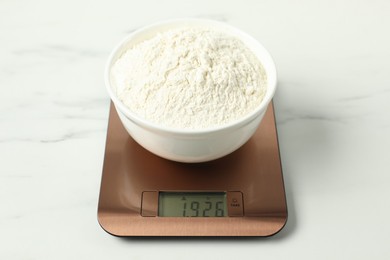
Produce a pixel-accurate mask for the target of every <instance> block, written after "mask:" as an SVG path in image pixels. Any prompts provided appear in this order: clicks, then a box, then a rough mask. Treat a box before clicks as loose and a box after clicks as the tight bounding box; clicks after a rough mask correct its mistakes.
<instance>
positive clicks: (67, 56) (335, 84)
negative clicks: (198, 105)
mask: <svg viewBox="0 0 390 260" xmlns="http://www.w3.org/2000/svg"><path fill="white" fill-rule="evenodd" d="M389 13H390V2H389V1H385V0H382V1H380V0H375V1H352V0H351V1H336V0H331V1H226V0H224V1H222V0H218V1H209V0H198V1H178V0H170V1H154V2H153V1H146V0H144V1H86V0H82V1H75V0H69V1H48V0H39V1H38V0H37V1H10V0H3V1H1V2H0V57H1V59H0V258H1V259H90V258H92V259H151V258H152V257H158V258H159V259H237V258H239V257H242V256H243V255H244V256H245V258H248V259H265V258H267V259H389V258H390V247H389V246H388V242H386V241H388V237H389V233H390V225H389V218H390V205H389V204H390V203H389V198H390V189H389V184H390V164H389V155H390V148H389V147H390V116H389V112H390V77H389V71H390V48H389V46H390V37H389V33H388V30H389V28H390V16H389V15H388V14H389ZM177 17H202V18H211V19H216V20H220V21H224V22H227V23H229V24H232V25H234V26H237V27H239V28H241V29H243V30H245V31H247V32H248V33H250V34H252V35H253V36H254V37H255V38H257V39H258V40H259V41H260V42H262V43H263V44H264V45H265V46H266V47H267V49H268V50H269V51H270V52H271V54H272V55H273V57H274V59H275V62H276V65H277V69H278V73H279V85H278V90H277V93H276V96H275V99H274V104H275V109H276V117H277V125H278V130H279V139H280V148H281V156H282V164H283V170H284V178H285V185H286V194H287V201H288V209H289V219H288V223H287V225H286V227H285V228H284V229H283V230H282V231H281V232H280V233H279V234H277V235H275V236H273V237H270V238H262V239H162V238H159V239H153V238H144V239H120V238H117V237H112V236H110V235H108V234H107V233H105V232H104V231H103V230H102V229H101V228H100V226H99V224H98V222H97V218H96V210H97V201H98V195H99V186H100V178H101V170H102V161H103V155H104V147H105V135H106V127H107V118H108V110H109V98H108V95H107V94H106V91H105V88H104V82H103V69H104V65H105V61H106V59H107V57H108V54H109V52H110V51H111V50H112V48H113V47H114V45H116V44H117V43H118V42H119V41H120V40H121V39H122V38H123V37H124V36H125V35H127V34H128V33H129V32H131V31H133V30H134V29H136V28H139V27H140V26H143V25H147V24H149V23H151V22H155V21H158V20H162V19H168V18H177Z"/></svg>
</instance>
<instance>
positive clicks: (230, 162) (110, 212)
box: [98, 104, 287, 236]
mask: <svg viewBox="0 0 390 260" xmlns="http://www.w3.org/2000/svg"><path fill="white" fill-rule="evenodd" d="M183 190H187V191H227V192H229V191H234V192H237V191H239V192H240V193H241V194H242V204H243V205H241V206H243V213H244V216H243V217H239V216H234V217H233V216H232V217H207V218H201V217H185V218H180V217H158V216H155V217H153V216H152V217H151V216H149V215H155V210H156V208H155V205H153V203H156V199H155V198H156V195H155V194H156V193H148V194H147V195H146V196H148V197H147V199H146V200H142V196H143V195H142V194H143V193H144V192H146V191H147V192H150V191H156V192H157V191H183ZM144 194H146V193H144ZM232 194H233V193H232ZM228 200H229V199H228ZM142 201H143V203H144V205H142V207H141V203H142ZM228 203H229V202H228ZM141 213H142V214H145V215H147V216H142V214H141ZM236 214H238V215H239V214H240V213H236ZM98 220H99V223H100V225H101V226H102V228H103V229H104V230H106V231H107V232H108V233H110V234H113V235H116V236H270V235H273V234H275V233H277V232H278V231H279V230H281V229H282V228H283V226H284V225H285V223H286V220H287V205H286V198H285V191H284V184H283V176H282V168H281V163H280V156H279V147H278V140H277V133H276V126H275V119H274V112H273V106H272V104H271V105H270V106H269V107H268V110H267V112H266V115H265V116H264V119H263V121H262V123H261V125H260V126H259V128H258V130H257V131H256V133H255V134H254V136H253V137H252V138H251V139H250V140H249V141H248V142H247V143H246V144H245V145H243V146H242V147H241V148H240V149H238V150H237V151H235V152H233V153H231V154H230V155H227V156H225V157H223V158H221V159H218V160H214V161H211V162H206V163H197V164H186V163H178V162H173V161H169V160H166V159H163V158H160V157H158V156H156V155H154V154H152V153H150V152H148V151H147V150H145V149H144V148H142V147H141V146H140V145H138V144H137V143H136V142H135V141H134V140H133V139H132V138H131V137H130V136H129V134H128V133H127V132H126V130H125V129H124V128H123V126H122V124H121V122H120V120H119V118H118V115H117V113H116V110H115V108H114V106H113V105H112V104H111V110H110V118H109V126H108V132H107V141H106V151H105V157H104V165H103V174H102V182H101V189H100V198H99V205H98Z"/></svg>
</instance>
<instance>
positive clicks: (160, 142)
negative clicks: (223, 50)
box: [105, 19, 276, 163]
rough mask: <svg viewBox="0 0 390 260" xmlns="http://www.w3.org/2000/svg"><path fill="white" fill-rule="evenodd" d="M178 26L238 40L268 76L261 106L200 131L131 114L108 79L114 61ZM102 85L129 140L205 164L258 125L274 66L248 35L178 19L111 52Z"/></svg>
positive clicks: (231, 148) (162, 153)
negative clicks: (200, 28) (224, 122)
mask: <svg viewBox="0 0 390 260" xmlns="http://www.w3.org/2000/svg"><path fill="white" fill-rule="evenodd" d="M179 26H204V27H208V28H212V29H216V30H219V31H222V32H226V33H228V34H230V35H233V36H235V37H238V38H239V39H241V41H242V42H243V43H244V44H246V46H247V47H248V48H249V49H250V50H251V51H252V52H253V53H254V54H255V55H256V56H257V57H258V58H259V60H260V62H261V64H262V65H263V67H264V69H265V71H266V74H267V89H266V94H265V96H264V99H263V101H262V102H261V104H260V105H259V106H258V107H257V108H256V109H255V110H253V112H251V113H250V114H248V115H246V116H245V117H242V118H240V119H239V120H237V121H233V122H231V123H229V124H226V125H223V126H220V127H212V128H207V129H200V130H189V129H172V128H168V127H164V126H161V125H157V124H155V123H153V122H150V121H147V120H145V119H144V118H141V117H140V116H138V115H136V114H135V113H134V112H132V111H130V110H129V109H128V108H127V107H126V106H125V105H124V104H123V103H122V102H121V101H120V100H119V99H118V97H117V96H116V94H115V87H114V86H112V84H111V80H110V70H111V67H112V65H113V64H114V63H115V61H116V60H117V59H118V58H119V57H120V56H121V55H122V54H123V53H124V52H125V51H126V50H127V49H128V48H129V47H130V46H132V45H134V44H137V43H139V42H142V41H144V40H146V39H149V38H151V37H153V36H154V35H155V34H156V33H158V32H161V31H165V30H169V29H172V28H175V27H179ZM105 84H106V87H107V90H108V93H109V95H110V97H111V100H112V101H113V103H114V105H115V108H116V110H117V112H118V115H119V117H120V119H121V121H122V123H123V125H124V127H125V128H126V130H127V132H128V133H129V134H130V135H131V137H132V138H133V139H134V140H135V141H136V142H138V143H139V144H140V145H141V146H143V147H144V148H145V149H147V150H149V151H150V152H152V153H154V154H156V155H158V156H161V157H163V158H166V159H170V160H173V161H178V162H188V163H195V162H205V161H210V160H214V159H217V158H220V157H223V156H225V155H227V154H229V153H231V152H233V151H235V150H236V149H238V148H239V147H241V146H242V145H243V144H244V143H246V142H247V141H248V140H249V138H250V137H251V136H252V135H253V134H254V132H255V131H256V129H257V127H258V126H259V124H260V122H261V120H262V118H263V116H264V114H265V111H266V109H267V107H268V104H269V103H270V102H271V100H272V97H273V95H274V93H275V88H276V69H275V64H274V62H273V60H272V58H271V56H270V54H269V53H268V52H267V50H266V49H265V48H264V47H263V46H262V45H261V44H260V43H259V42H258V41H257V40H255V39H254V38H252V37H251V36H249V35H248V34H246V33H244V32H242V31H240V30H238V29H236V28H234V27H232V26H230V25H227V24H225V23H221V22H216V21H212V20H204V19H180V20H170V21H165V22H160V23H156V24H153V25H150V26H147V27H144V28H141V29H139V30H137V31H135V32H133V33H131V34H130V35H129V36H127V37H126V38H125V39H124V40H123V41H122V42H121V43H120V44H119V45H118V46H117V47H116V48H115V49H114V50H113V51H112V53H111V55H110V57H109V59H108V62H107V65H106V69H105Z"/></svg>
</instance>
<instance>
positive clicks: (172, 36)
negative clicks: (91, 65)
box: [111, 27, 267, 129]
mask: <svg viewBox="0 0 390 260" xmlns="http://www.w3.org/2000/svg"><path fill="white" fill-rule="evenodd" d="M266 81H267V78H266V74H265V71H264V69H263V67H262V65H261V63H260V62H259V61H258V59H257V58H256V57H255V55H254V54H253V53H252V52H251V51H250V50H249V49H248V48H247V47H246V46H245V45H244V44H243V43H242V42H241V41H240V40H239V39H237V38H235V37H233V36H230V35H228V34H225V33H222V32H218V31H213V30H210V29H205V28H202V27H185V28H178V29H173V30H170V31H166V32H163V33H159V34H157V35H155V36H154V37H153V38H151V39H149V40H146V41H143V42H141V43H139V44H136V45H135V46H133V47H132V48H130V49H129V50H127V51H126V52H125V53H124V54H123V55H122V56H121V57H120V58H119V59H118V60H117V61H116V62H115V64H114V65H113V67H112V69H111V82H112V84H113V86H115V88H116V94H117V96H118V97H119V99H120V100H121V101H122V102H123V103H124V104H125V105H126V106H127V107H128V108H129V109H130V110H131V111H133V112H134V113H136V114H138V115H139V116H140V117H142V118H145V119H147V120H149V121H151V122H154V123H156V124H159V125H163V126H166V127H171V128H180V129H204V128H210V127H215V126H220V125H224V124H227V123H229V122H232V121H234V120H237V119H239V118H241V117H243V116H245V115H247V114H248V113H250V112H251V111H253V110H254V109H255V108H256V107H258V106H259V104H260V103H261V101H262V99H263V97H264V95H265V91H266Z"/></svg>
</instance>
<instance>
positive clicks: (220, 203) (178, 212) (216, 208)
mask: <svg viewBox="0 0 390 260" xmlns="http://www.w3.org/2000/svg"><path fill="white" fill-rule="evenodd" d="M158 216H160V217H226V216H227V206H226V193H225V192H160V194H159V200H158Z"/></svg>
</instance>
